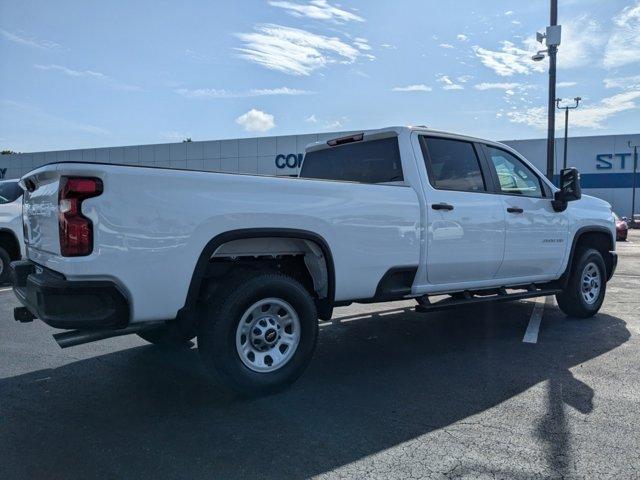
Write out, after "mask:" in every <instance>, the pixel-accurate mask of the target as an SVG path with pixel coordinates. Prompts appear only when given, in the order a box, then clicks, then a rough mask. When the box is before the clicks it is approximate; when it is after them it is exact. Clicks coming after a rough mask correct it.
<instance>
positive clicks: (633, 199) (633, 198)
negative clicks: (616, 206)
mask: <svg viewBox="0 0 640 480" xmlns="http://www.w3.org/2000/svg"><path fill="white" fill-rule="evenodd" d="M627 145H629V148H633V183H632V185H633V191H632V192H631V226H632V227H635V224H636V219H635V214H636V172H637V170H638V144H637V143H635V144H634V143H631V140H629V141H628V142H627Z"/></svg>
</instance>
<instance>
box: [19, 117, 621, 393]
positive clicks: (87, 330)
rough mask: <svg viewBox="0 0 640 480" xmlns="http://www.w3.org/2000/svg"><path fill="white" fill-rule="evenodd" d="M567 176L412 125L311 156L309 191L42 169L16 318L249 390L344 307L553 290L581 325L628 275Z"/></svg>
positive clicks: (315, 148)
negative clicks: (172, 359) (180, 354)
mask: <svg viewBox="0 0 640 480" xmlns="http://www.w3.org/2000/svg"><path fill="white" fill-rule="evenodd" d="M561 183H562V188H561V189H560V190H558V189H557V188H556V187H554V186H553V185H552V184H551V183H550V182H548V181H547V180H546V179H545V178H544V177H543V175H541V174H540V172H539V171H537V170H536V169H535V168H533V167H532V166H531V164H529V163H528V162H527V161H526V160H525V159H524V158H522V156H521V155H519V154H518V153H517V152H516V151H514V150H513V149H511V148H509V147H507V146H505V145H502V144H499V143H495V142H491V141H486V140H481V139H478V138H471V137H467V136H462V135H455V134H450V133H443V132H438V131H433V130H429V129H426V128H411V127H392V128H386V129H382V130H376V131H370V132H365V133H361V134H356V135H352V136H348V137H342V138H337V139H335V140H331V141H328V142H326V143H316V144H312V145H310V146H309V147H307V150H306V155H305V158H304V161H303V165H302V169H301V173H300V178H276V177H266V176H257V175H237V174H223V173H204V172H194V171H177V170H168V169H162V168H146V167H131V166H122V165H106V164H93V163H58V164H51V165H46V166H43V167H41V168H39V169H37V170H34V171H32V172H31V173H29V174H27V175H26V176H25V177H23V178H22V180H21V185H22V186H23V188H24V189H25V195H24V214H23V215H24V223H25V232H26V233H25V235H26V239H25V240H26V243H27V260H24V261H21V262H15V263H13V264H12V266H13V273H14V290H15V293H16V294H17V296H18V298H19V299H20V301H21V302H22V303H23V304H24V305H25V307H20V308H17V309H16V312H15V317H16V319H17V320H21V321H30V320H32V319H33V318H39V319H41V320H43V321H44V322H46V323H47V324H49V325H51V326H53V327H56V328H62V329H72V330H70V331H67V332H63V333H58V334H56V335H54V337H55V338H56V340H57V341H58V343H59V344H60V345H61V346H63V347H66V346H71V345H76V344H79V343H84V342H88V341H93V340H97V339H101V338H106V337H113V336H117V335H123V334H129V333H137V334H139V335H140V336H142V337H143V338H145V339H147V340H149V341H151V342H153V343H174V344H175V343H178V344H181V343H182V344H184V343H190V340H191V339H193V338H195V337H196V336H197V339H198V348H199V350H200V353H201V357H202V359H203V361H204V363H205V365H206V367H207V369H208V370H209V371H210V372H211V373H212V374H214V375H215V376H216V377H217V378H218V379H219V380H220V382H221V384H222V385H223V386H225V387H227V388H229V389H231V390H233V391H235V392H239V393H241V394H249V395H252V394H261V393H266V392H271V391H274V390H277V389H279V388H282V387H283V386H285V385H287V384H289V383H291V382H293V381H294V380H295V379H296V378H297V377H298V376H299V375H300V374H301V373H302V372H303V370H304V368H305V367H306V365H307V364H308V363H309V360H310V358H311V356H312V353H313V351H314V347H315V344H316V338H317V335H318V318H321V319H329V318H330V317H331V314H332V309H333V307H334V306H338V305H347V304H349V303H351V302H382V301H390V300H399V299H410V298H414V299H416V300H417V302H418V305H417V307H416V308H417V310H418V311H423V312H429V311H431V310H435V309H441V308H447V307H452V306H460V305H469V304H476V303H480V302H487V301H501V300H515V299H522V298H528V297H535V296H543V295H556V298H557V300H558V304H559V306H560V308H561V309H562V310H563V311H564V312H565V313H566V314H568V315H572V316H576V317H590V316H592V315H594V314H596V313H597V312H598V310H599V308H600V306H601V304H602V302H603V299H604V294H605V287H606V282H607V280H608V279H610V278H611V276H612V275H613V272H614V270H615V267H616V263H617V256H616V253H615V227H614V220H613V214H612V212H611V208H610V206H609V204H607V203H606V202H604V201H602V200H599V199H596V198H593V197H588V196H582V197H581V194H580V184H579V175H578V173H577V171H576V170H574V169H567V170H565V171H563V172H562V180H561ZM434 297H438V298H444V300H440V301H438V302H434Z"/></svg>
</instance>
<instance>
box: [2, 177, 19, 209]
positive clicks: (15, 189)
mask: <svg viewBox="0 0 640 480" xmlns="http://www.w3.org/2000/svg"><path fill="white" fill-rule="evenodd" d="M21 195H22V188H20V185H18V182H5V183H0V205H2V204H5V203H11V202H15V201H16V200H17V199H18V198H20V196H21Z"/></svg>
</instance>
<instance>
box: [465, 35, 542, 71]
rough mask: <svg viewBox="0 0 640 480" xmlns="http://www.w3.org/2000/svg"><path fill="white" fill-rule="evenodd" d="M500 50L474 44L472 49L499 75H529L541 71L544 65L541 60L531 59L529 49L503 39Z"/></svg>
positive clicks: (485, 64) (484, 63)
mask: <svg viewBox="0 0 640 480" xmlns="http://www.w3.org/2000/svg"><path fill="white" fill-rule="evenodd" d="M501 43H502V48H501V50H500V51H494V50H489V49H486V48H483V47H479V46H477V45H475V46H474V47H473V51H474V52H475V54H476V56H477V57H478V58H479V59H480V61H481V62H482V64H483V65H484V66H485V67H488V68H490V69H491V70H493V71H494V72H495V73H496V74H498V75H500V76H501V77H510V76H512V75H514V74H522V75H529V74H531V73H532V72H543V71H544V70H545V66H544V65H541V62H534V61H532V60H531V54H530V52H529V51H527V50H524V49H522V48H519V47H516V46H515V45H514V44H513V43H512V42H509V41H508V40H505V41H503V42H501Z"/></svg>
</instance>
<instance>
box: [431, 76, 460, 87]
mask: <svg viewBox="0 0 640 480" xmlns="http://www.w3.org/2000/svg"><path fill="white" fill-rule="evenodd" d="M436 77H437V79H438V82H440V83H441V84H442V89H443V90H464V87H463V86H462V85H459V84H457V83H455V82H454V81H453V80H451V78H449V76H448V75H441V74H438V75H436Z"/></svg>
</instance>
